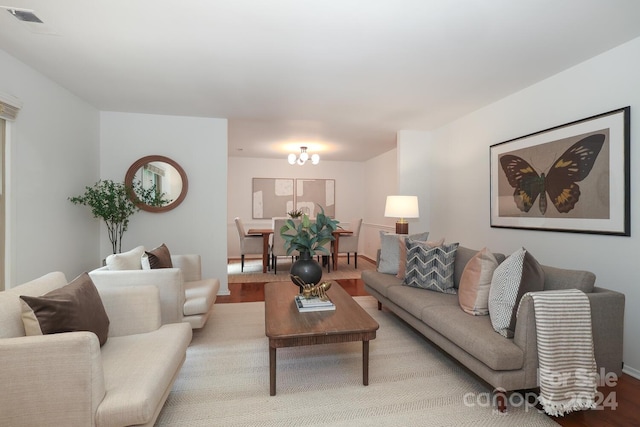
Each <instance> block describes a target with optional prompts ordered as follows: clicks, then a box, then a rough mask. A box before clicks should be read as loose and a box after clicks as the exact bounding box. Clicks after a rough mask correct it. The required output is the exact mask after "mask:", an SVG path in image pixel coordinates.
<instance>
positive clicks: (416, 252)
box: [404, 239, 459, 294]
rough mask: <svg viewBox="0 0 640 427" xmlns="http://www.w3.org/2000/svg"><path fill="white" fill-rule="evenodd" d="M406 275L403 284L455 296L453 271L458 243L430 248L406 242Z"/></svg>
mask: <svg viewBox="0 0 640 427" xmlns="http://www.w3.org/2000/svg"><path fill="white" fill-rule="evenodd" d="M405 243H406V245H407V273H406V275H405V278H404V284H405V285H407V286H413V287H415V288H422V289H429V290H431V291H436V292H442V293H445V294H455V293H456V289H455V287H454V281H453V270H454V264H455V260H456V251H457V250H458V245H459V244H458V243H451V244H448V245H441V246H437V247H435V248H434V247H431V246H429V245H427V244H426V243H425V242H416V241H413V240H411V239H407V240H406V242H405Z"/></svg>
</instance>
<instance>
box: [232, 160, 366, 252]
mask: <svg viewBox="0 0 640 427" xmlns="http://www.w3.org/2000/svg"><path fill="white" fill-rule="evenodd" d="M228 162H229V173H228V177H229V183H228V189H229V190H228V194H227V221H228V222H227V236H228V239H227V251H228V256H229V257H230V258H240V240H239V237H238V232H237V230H236V226H235V223H234V218H235V217H237V216H238V217H240V218H242V222H243V223H244V226H245V228H246V229H249V228H270V227H271V220H257V219H252V182H253V181H252V180H253V178H308V179H314V178H315V179H335V180H336V187H335V190H336V219H337V220H339V221H340V222H341V223H344V226H345V228H348V226H349V222H350V221H352V220H353V219H355V218H364V214H365V207H364V200H365V198H364V192H363V189H364V188H365V178H364V164H363V163H361V162H329V161H323V160H321V161H320V163H319V164H317V165H311V164H306V165H304V166H298V165H290V164H289V163H287V159H286V158H282V159H257V158H246V157H229V159H228ZM285 215H286V213H284V214H283V216H285ZM360 244H362V240H361V241H360Z"/></svg>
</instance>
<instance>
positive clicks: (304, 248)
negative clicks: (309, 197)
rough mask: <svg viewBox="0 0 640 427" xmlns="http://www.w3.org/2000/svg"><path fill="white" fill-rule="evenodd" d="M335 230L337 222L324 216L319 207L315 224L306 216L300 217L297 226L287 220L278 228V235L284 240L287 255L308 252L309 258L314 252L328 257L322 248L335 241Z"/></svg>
mask: <svg viewBox="0 0 640 427" xmlns="http://www.w3.org/2000/svg"><path fill="white" fill-rule="evenodd" d="M318 206H320V205H318ZM337 228H338V221H336V220H334V219H331V218H329V217H328V216H326V215H325V214H324V208H323V207H322V206H320V213H319V214H318V215H317V217H316V220H315V222H311V220H310V219H309V216H308V215H307V214H304V215H303V216H302V220H301V221H300V223H299V224H298V225H297V226H296V224H295V223H294V222H293V220H291V219H288V220H287V221H286V222H285V225H283V226H282V227H281V228H280V235H281V236H282V238H283V239H284V247H285V249H286V250H287V255H291V254H292V253H293V252H294V251H298V252H309V253H310V255H311V256H314V255H315V254H316V252H322V253H325V254H327V255H329V251H328V250H327V249H326V248H324V247H323V246H324V245H325V244H327V243H328V242H331V241H333V240H335V239H334V237H333V234H332V233H333V232H334V231H336V229H337Z"/></svg>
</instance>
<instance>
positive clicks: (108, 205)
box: [69, 179, 139, 254]
mask: <svg viewBox="0 0 640 427" xmlns="http://www.w3.org/2000/svg"><path fill="white" fill-rule="evenodd" d="M69 200H70V201H71V203H73V204H74V205H84V206H89V207H90V208H91V213H92V214H93V217H94V218H101V219H102V220H104V222H105V224H106V225H107V231H108V234H109V240H110V241H111V248H112V250H113V253H114V254H115V253H116V252H121V251H122V235H123V234H124V232H125V231H127V226H128V225H129V217H130V216H131V215H133V214H134V213H136V212H137V211H138V210H139V209H138V207H137V206H136V205H135V204H134V203H133V201H132V200H131V198H130V197H129V190H128V189H127V187H126V186H125V185H124V183H121V182H113V181H111V180H108V179H107V180H100V181H98V182H96V183H95V184H94V185H93V186H92V187H85V192H84V193H83V194H81V195H79V196H76V197H69Z"/></svg>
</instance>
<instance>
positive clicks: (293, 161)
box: [287, 153, 298, 165]
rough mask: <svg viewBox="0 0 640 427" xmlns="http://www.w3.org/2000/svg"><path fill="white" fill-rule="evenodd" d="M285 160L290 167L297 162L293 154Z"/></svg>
mask: <svg viewBox="0 0 640 427" xmlns="http://www.w3.org/2000/svg"><path fill="white" fill-rule="evenodd" d="M287 160H288V161H289V164H290V165H295V164H296V160H298V159H297V157H296V155H295V154H293V153H291V154H289V157H287Z"/></svg>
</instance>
